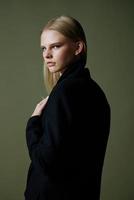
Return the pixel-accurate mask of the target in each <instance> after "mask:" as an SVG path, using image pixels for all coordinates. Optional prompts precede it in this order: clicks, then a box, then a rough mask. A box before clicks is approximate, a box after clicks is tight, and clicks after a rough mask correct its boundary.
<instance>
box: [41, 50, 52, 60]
mask: <svg viewBox="0 0 134 200" xmlns="http://www.w3.org/2000/svg"><path fill="white" fill-rule="evenodd" d="M43 57H44V59H45V58H52V52H51V51H50V50H49V49H46V50H45V51H44V52H43Z"/></svg>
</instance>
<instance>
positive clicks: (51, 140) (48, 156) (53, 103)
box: [26, 89, 71, 168]
mask: <svg viewBox="0 0 134 200" xmlns="http://www.w3.org/2000/svg"><path fill="white" fill-rule="evenodd" d="M70 121H71V112H70V106H69V102H68V98H67V96H66V95H65V93H64V92H63V90H61V89H60V90H57V92H56V93H54V94H53V96H51V97H50V100H49V102H48V105H47V116H45V115H44V116H43V119H42V123H43V127H42V123H41V117H40V116H33V117H31V118H30V119H29V120H28V123H27V127H26V140H27V146H28V150H29V155H30V158H31V160H32V162H33V163H34V165H35V166H36V165H40V166H41V167H43V168H44V167H46V168H47V167H49V166H51V165H52V164H53V163H54V162H55V161H56V160H57V158H58V156H59V152H60V147H61V146H62V142H63V140H64V137H65V135H66V133H67V131H68V128H69V125H70Z"/></svg>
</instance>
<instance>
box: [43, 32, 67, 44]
mask: <svg viewBox="0 0 134 200" xmlns="http://www.w3.org/2000/svg"><path fill="white" fill-rule="evenodd" d="M67 40H68V38H67V37H65V36H64V35H63V34H61V33H59V32H58V31H54V30H45V31H43V33H42V34H41V46H42V45H51V44H53V43H57V42H65V41H67Z"/></svg>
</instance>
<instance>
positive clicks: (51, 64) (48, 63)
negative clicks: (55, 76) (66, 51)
mask: <svg viewBox="0 0 134 200" xmlns="http://www.w3.org/2000/svg"><path fill="white" fill-rule="evenodd" d="M54 65H55V62H47V66H48V67H52V66H54Z"/></svg>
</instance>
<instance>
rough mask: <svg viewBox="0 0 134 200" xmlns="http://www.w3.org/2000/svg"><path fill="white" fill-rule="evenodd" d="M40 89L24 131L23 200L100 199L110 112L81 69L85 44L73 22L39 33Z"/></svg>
mask: <svg viewBox="0 0 134 200" xmlns="http://www.w3.org/2000/svg"><path fill="white" fill-rule="evenodd" d="M41 48H42V54H43V59H44V78H45V86H47V89H48V91H49V96H48V97H46V98H45V99H43V100H42V101H41V102H40V103H38V104H37V106H36V108H35V110H34V112H33V114H32V116H31V117H30V118H29V120H28V122H27V126H26V140H27V146H28V150H29V155H30V159H31V164H30V168H29V172H28V177H27V185H26V190H25V199H26V200H37V199H38V200H70V199H71V200H72V199H73V200H75V199H77V198H78V197H79V198H80V199H92V200H99V199H100V188H101V187H100V186H101V174H102V168H103V161H104V156H105V152H106V146H107V141H108V136H109V127H110V106H109V104H108V102H107V99H106V96H105V94H104V92H103V91H102V89H101V88H100V87H99V86H98V84H97V83H96V82H95V81H94V80H93V79H92V78H91V76H90V72H89V70H88V68H86V67H85V64H86V57H87V44H86V38H85V34H84V31H83V28H82V27H81V25H80V23H79V22H78V21H77V20H75V19H74V18H72V17H68V16H60V17H58V18H55V19H52V20H50V21H49V22H48V23H47V24H46V26H45V27H44V28H43V30H42V32H41Z"/></svg>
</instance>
